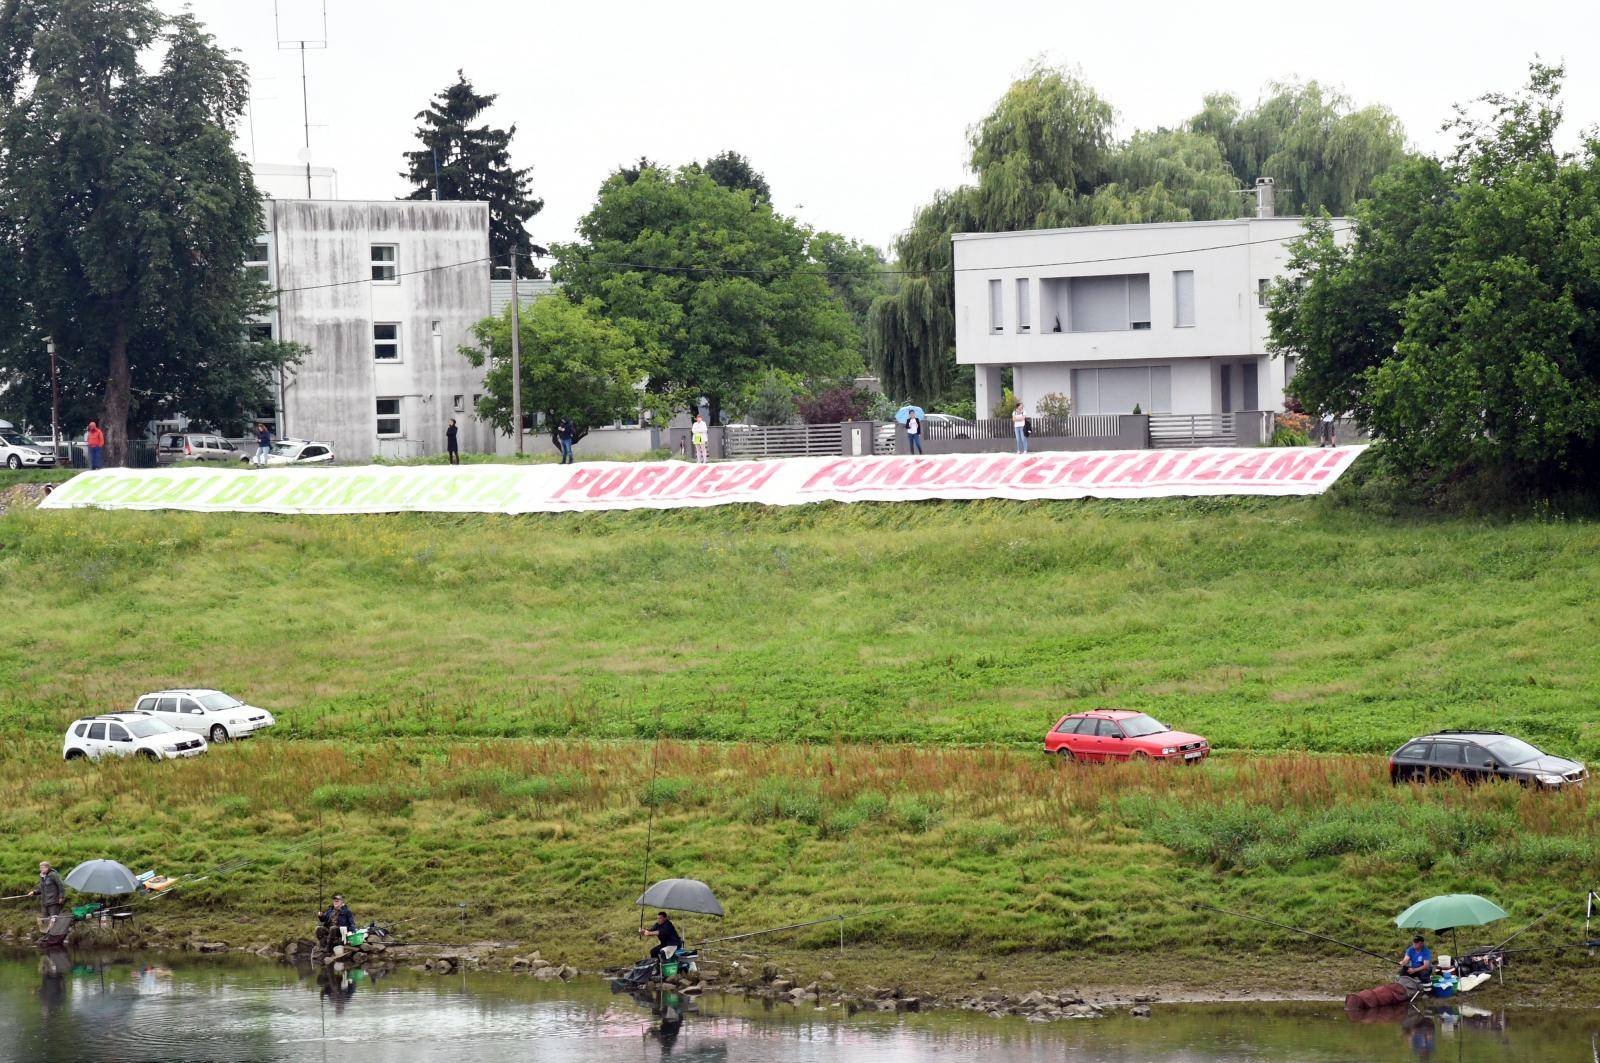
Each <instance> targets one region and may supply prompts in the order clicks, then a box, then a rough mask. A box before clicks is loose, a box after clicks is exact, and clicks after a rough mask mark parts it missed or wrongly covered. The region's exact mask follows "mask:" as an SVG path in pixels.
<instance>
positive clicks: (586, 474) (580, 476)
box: [550, 469, 600, 498]
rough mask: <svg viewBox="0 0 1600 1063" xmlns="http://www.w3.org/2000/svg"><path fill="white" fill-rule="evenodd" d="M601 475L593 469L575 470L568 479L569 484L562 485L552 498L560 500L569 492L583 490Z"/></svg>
mask: <svg viewBox="0 0 1600 1063" xmlns="http://www.w3.org/2000/svg"><path fill="white" fill-rule="evenodd" d="M599 475H600V474H599V473H598V472H596V471H594V470H593V469H574V470H572V475H571V476H569V477H568V478H567V482H566V483H564V484H562V485H561V487H560V488H558V489H557V490H556V492H555V493H554V494H552V495H551V496H550V497H551V498H560V497H562V496H563V495H565V494H566V493H567V492H568V491H577V490H579V489H581V488H584V487H588V486H589V484H591V483H593V482H594V478H595V477H596V476H599Z"/></svg>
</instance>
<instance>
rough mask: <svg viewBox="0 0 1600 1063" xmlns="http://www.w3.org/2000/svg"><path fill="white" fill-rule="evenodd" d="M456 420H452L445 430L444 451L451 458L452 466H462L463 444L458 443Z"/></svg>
mask: <svg viewBox="0 0 1600 1063" xmlns="http://www.w3.org/2000/svg"><path fill="white" fill-rule="evenodd" d="M457 431H458V429H457V428H456V419H455V418H454V417H452V418H450V424H449V426H448V427H446V428H445V430H444V449H445V453H446V454H448V455H449V457H450V464H451V465H460V464H461V444H460V443H458V442H457V441H456V433H457Z"/></svg>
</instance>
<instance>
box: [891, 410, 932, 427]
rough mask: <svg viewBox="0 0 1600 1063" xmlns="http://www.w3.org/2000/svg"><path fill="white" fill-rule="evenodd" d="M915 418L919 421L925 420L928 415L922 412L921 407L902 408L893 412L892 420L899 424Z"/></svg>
mask: <svg viewBox="0 0 1600 1063" xmlns="http://www.w3.org/2000/svg"><path fill="white" fill-rule="evenodd" d="M913 417H915V418H916V419H917V420H919V421H923V420H926V419H927V417H928V415H927V414H925V413H923V412H922V407H921V406H902V407H900V408H899V409H898V410H896V411H894V419H895V420H896V421H899V422H900V423H901V424H905V423H906V421H908V420H910V419H911V418H913Z"/></svg>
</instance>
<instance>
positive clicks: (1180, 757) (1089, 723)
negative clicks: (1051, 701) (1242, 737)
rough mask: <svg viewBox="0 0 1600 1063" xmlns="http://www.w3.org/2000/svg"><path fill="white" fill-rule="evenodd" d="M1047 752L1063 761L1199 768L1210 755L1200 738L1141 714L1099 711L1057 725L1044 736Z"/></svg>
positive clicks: (1070, 716)
mask: <svg viewBox="0 0 1600 1063" xmlns="http://www.w3.org/2000/svg"><path fill="white" fill-rule="evenodd" d="M1044 751H1045V752H1046V753H1053V754H1055V755H1056V756H1058V757H1060V758H1061V759H1062V760H1088V761H1100V760H1145V759H1149V760H1171V761H1182V762H1184V763H1187V764H1196V763H1198V762H1200V761H1202V760H1204V759H1205V758H1206V757H1207V756H1209V755H1210V754H1211V743H1209V742H1207V741H1206V740H1205V739H1204V738H1202V737H1201V736H1200V735H1197V734H1189V733H1188V732H1186V731H1174V730H1173V729H1172V728H1170V727H1168V726H1167V725H1166V724H1164V723H1162V722H1161V721H1160V720H1157V719H1155V718H1153V717H1150V716H1146V715H1145V714H1144V713H1142V712H1127V711H1125V710H1120V709H1097V710H1095V711H1093V712H1075V713H1069V714H1068V715H1066V716H1063V717H1061V719H1059V720H1057V721H1056V724H1055V726H1054V727H1052V728H1050V733H1049V734H1047V735H1045V736H1044Z"/></svg>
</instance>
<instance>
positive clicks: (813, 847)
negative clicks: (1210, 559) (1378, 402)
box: [0, 738, 1600, 1003]
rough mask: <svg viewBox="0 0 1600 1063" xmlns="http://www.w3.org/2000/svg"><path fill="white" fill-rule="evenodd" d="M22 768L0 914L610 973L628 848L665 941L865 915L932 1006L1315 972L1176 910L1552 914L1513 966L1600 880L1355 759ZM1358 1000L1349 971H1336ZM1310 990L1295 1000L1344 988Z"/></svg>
mask: <svg viewBox="0 0 1600 1063" xmlns="http://www.w3.org/2000/svg"><path fill="white" fill-rule="evenodd" d="M51 753H52V750H51V749H50V748H47V747H46V744H45V743H44V742H33V741H26V742H21V743H8V744H6V745H5V746H4V747H3V751H0V867H5V868H8V869H11V875H12V879H10V880H7V881H8V883H9V884H8V885H7V891H8V892H9V891H10V890H11V886H19V887H20V886H21V885H22V884H23V882H24V881H25V879H26V877H27V876H28V875H29V874H31V865H32V862H33V861H34V860H37V859H39V858H40V857H41V856H48V857H50V858H53V859H54V860H55V861H56V862H57V863H59V864H62V865H64V866H71V864H72V863H74V862H76V861H77V860H80V859H86V858H89V857H91V856H103V855H112V856H115V857H117V858H119V859H122V860H124V861H125V862H127V863H128V864H130V865H136V866H137V868H138V869H139V870H143V869H145V868H148V867H153V868H158V869H160V870H162V871H164V872H167V873H169V874H179V873H185V872H197V871H202V870H205V869H208V868H212V867H215V866H216V865H221V864H228V863H232V862H235V861H240V860H256V861H259V863H255V864H253V865H251V866H248V867H244V868H242V869H240V870H238V871H234V872H231V873H224V874H221V875H219V876H216V877H213V878H210V879H208V880H206V881H204V882H200V883H198V884H196V885H195V886H193V887H192V888H190V889H188V890H186V891H185V892H184V893H183V894H182V900H181V901H177V900H174V899H161V900H156V901H150V902H147V904H146V905H145V907H144V908H143V909H142V914H141V916H140V918H139V926H140V927H142V928H143V930H144V932H147V933H156V934H167V935H183V934H188V933H197V934H199V935H200V936H202V937H205V938H218V937H220V938H222V939H223V940H229V941H234V942H237V943H241V944H249V943H251V942H254V941H260V940H271V941H275V940H281V939H282V938H283V937H285V936H288V935H291V934H296V933H304V932H305V930H306V927H307V924H308V922H309V919H310V913H311V912H312V911H314V910H315V907H316V900H317V897H318V894H319V891H320V892H321V893H323V894H324V895H326V894H328V893H332V892H334V891H336V890H338V891H343V892H344V893H345V894H346V895H347V896H348V897H349V898H350V899H351V903H352V905H353V907H354V908H355V910H356V914H357V915H358V917H361V918H363V919H365V918H385V919H393V920H400V921H402V922H403V923H404V925H405V927H406V931H407V933H408V934H409V935H410V936H412V938H413V940H428V941H456V942H460V941H482V940H505V941H519V942H524V943H530V944H533V945H536V946H538V947H541V948H543V949H545V950H546V954H547V955H561V956H563V957H566V958H568V959H570V960H572V961H573V962H578V963H580V964H583V965H585V966H589V965H598V964H600V963H602V962H615V961H616V960H617V959H618V958H619V957H629V956H632V955H634V954H635V953H636V952H638V951H639V949H638V945H637V939H636V938H635V937H633V928H634V926H635V925H636V922H635V920H636V916H635V915H634V911H633V909H632V908H631V907H630V904H631V902H632V900H633V899H634V898H635V897H636V896H637V895H638V890H639V888H640V886H641V882H642V878H643V876H644V875H645V874H646V873H647V868H646V865H645V854H646V836H647V833H648V832H652V830H653V838H652V840H651V842H650V843H649V851H650V862H649V865H648V874H649V876H650V877H651V878H663V877H667V876H669V875H692V876H696V877H701V878H704V879H706V880H707V881H709V882H711V883H713V885H714V887H715V888H716V889H717V891H718V893H719V895H720V896H721V898H722V900H723V902H724V904H725V905H726V907H727V909H728V912H729V918H728V920H727V922H726V923H725V924H722V925H720V926H719V925H716V924H713V923H711V922H710V921H709V920H704V919H702V920H698V921H696V920H694V919H693V918H688V919H686V920H685V924H686V927H687V928H688V930H689V932H690V933H691V935H692V936H693V937H695V938H700V937H707V936H713V935H717V934H722V933H727V934H733V933H740V932H743V931H748V930H753V929H757V928H761V927H770V926H775V925H779V924H783V923H788V922H794V921H799V920H803V919H809V918H819V917H823V916H827V915H832V914H836V913H850V912H865V911H870V910H877V909H882V908H884V907H885V906H894V907H893V910H891V911H887V912H880V913H879V914H878V915H876V916H872V917H870V918H864V919H861V920H857V921H854V922H850V923H848V924H847V932H848V936H849V940H850V941H851V942H852V943H853V944H854V945H855V946H858V947H862V948H865V949H867V950H868V953H867V954H868V955H870V956H874V957H876V958H877V959H876V962H877V963H879V964H880V965H885V964H886V965H887V966H886V967H885V966H880V967H879V969H878V970H877V971H867V972H866V973H865V977H866V978H867V979H869V980H880V979H881V978H883V977H886V976H890V975H892V976H893V977H902V978H907V979H908V980H909V984H913V985H916V984H926V982H928V981H934V982H937V981H940V980H943V978H945V977H947V975H946V974H943V973H938V972H935V973H929V970H928V969H926V968H924V969H921V970H919V966H920V965H918V964H915V963H908V962H907V959H906V957H907V956H908V955H912V956H925V955H926V954H927V953H928V952H929V951H930V950H941V951H946V950H947V951H948V954H947V955H946V956H945V957H944V959H943V961H942V962H940V963H934V964H930V965H929V967H930V968H937V969H939V971H948V972H955V973H953V974H949V975H948V977H953V978H955V979H956V980H958V981H963V980H965V977H966V976H964V975H963V974H961V973H960V972H963V971H966V972H970V971H971V970H972V969H974V968H975V967H982V968H985V969H987V970H989V971H990V972H992V975H993V976H994V977H996V978H997V979H1000V978H1003V974H1004V972H1005V971H1007V970H1008V969H1009V968H1010V965H1012V964H1014V963H1015V964H1021V965H1023V966H1024V967H1026V966H1027V965H1028V964H1029V963H1030V962H1034V963H1036V962H1037V960H1038V958H1044V957H1049V958H1051V961H1050V962H1052V963H1053V964H1054V965H1055V966H1054V972H1055V973H1054V974H1053V975H1048V973H1047V974H1046V977H1054V978H1055V979H1056V980H1057V981H1056V983H1055V984H1057V985H1060V984H1081V983H1080V982H1079V981H1078V980H1079V979H1080V978H1082V977H1083V974H1082V972H1081V971H1078V970H1077V969H1076V968H1077V965H1078V964H1079V963H1080V962H1081V961H1082V960H1083V959H1085V958H1088V959H1092V958H1094V957H1116V958H1119V959H1121V960H1124V961H1127V962H1128V963H1129V964H1131V967H1130V970H1141V968H1140V965H1141V964H1142V965H1143V966H1142V976H1143V977H1146V978H1149V977H1157V978H1159V977H1162V976H1163V973H1164V972H1165V973H1166V974H1168V975H1172V974H1174V965H1175V964H1176V965H1178V966H1181V967H1183V968H1186V969H1190V974H1189V976H1188V977H1190V978H1191V979H1192V978H1199V979H1200V980H1201V981H1202V982H1204V981H1205V980H1206V979H1207V977H1208V972H1212V971H1213V970H1214V968H1212V967H1210V966H1208V964H1215V963H1217V962H1219V961H1226V960H1228V959H1230V958H1232V959H1237V958H1238V957H1241V956H1244V955H1250V954H1254V953H1257V952H1258V951H1259V950H1266V949H1271V950H1282V955H1281V956H1277V957H1268V958H1265V959H1264V960H1260V959H1258V962H1265V963H1266V964H1267V966H1268V968H1269V969H1271V970H1273V971H1274V972H1281V968H1282V964H1283V957H1299V956H1304V955H1306V954H1307V953H1312V954H1318V955H1337V954H1339V950H1336V949H1332V948H1331V947H1325V946H1320V945H1317V944H1316V943H1308V942H1306V941H1305V940H1304V939H1300V938H1297V937H1295V936H1293V935H1290V934H1287V933H1285V932H1282V931H1278V930H1274V929H1272V928H1270V927H1263V926H1260V925H1258V924H1254V923H1248V922H1242V921H1238V920H1230V919H1226V918H1222V917H1218V916H1216V915H1214V914H1212V913H1207V912H1197V911H1193V910H1191V909H1190V907H1189V905H1190V904H1191V902H1194V901H1204V902H1207V903H1213V904H1219V905H1222V906H1224V907H1232V908H1237V909H1242V910H1245V911H1250V912H1255V913H1256V914H1260V915H1267V916H1269V917H1272V918H1280V919H1288V920H1291V921H1294V922H1297V923H1298V924H1300V925H1303V926H1312V927H1317V928H1320V929H1323V930H1325V931H1328V932H1332V933H1334V934H1336V935H1338V936H1341V937H1344V938H1346V939H1349V940H1353V941H1355V942H1357V943H1359V944H1362V945H1364V946H1366V947H1368V948H1373V949H1381V950H1384V951H1388V950H1390V949H1391V948H1393V949H1398V948H1399V946H1400V944H1401V939H1402V937H1403V935H1401V934H1400V933H1399V932H1398V931H1396V930H1394V928H1393V926H1392V925H1390V923H1389V920H1391V919H1392V918H1393V917H1394V915H1395V914H1397V913H1398V912H1399V910H1400V909H1401V908H1402V907H1404V906H1405V905H1406V904H1408V903H1410V902H1411V901H1413V900H1416V899H1418V898H1420V897H1422V896H1426V895H1428V894H1430V893H1436V892H1447V891H1452V890H1466V891H1479V892H1483V893H1486V894H1488V895H1490V896H1493V897H1495V898H1496V899H1498V900H1499V901H1500V902H1501V903H1502V904H1504V905H1505V907H1506V908H1508V909H1509V910H1510V911H1511V912H1512V914H1513V916H1514V918H1515V919H1517V920H1521V921H1527V920H1531V919H1533V918H1534V917H1535V916H1537V915H1539V914H1542V913H1543V912H1544V911H1545V910H1546V909H1547V908H1549V907H1550V906H1553V905H1557V904H1561V905H1564V906H1565V910H1564V912H1563V913H1562V914H1561V915H1559V916H1557V917H1553V918H1552V919H1551V920H1550V921H1549V922H1548V923H1547V924H1545V925H1543V926H1542V927H1541V928H1540V929H1538V930H1536V931H1534V932H1532V933H1530V935H1529V936H1528V937H1527V939H1526V940H1527V941H1528V943H1530V944H1541V943H1552V942H1565V941H1569V940H1573V935H1575V934H1576V933H1577V931H1578V926H1579V920H1581V918H1582V912H1583V904H1582V897H1583V887H1584V885H1585V884H1586V883H1587V882H1588V879H1587V878H1586V874H1587V873H1588V871H1589V869H1592V868H1593V867H1594V865H1595V860H1596V858H1597V857H1600V849H1597V843H1596V837H1595V834H1594V831H1593V827H1594V815H1593V807H1592V805H1591V803H1590V801H1589V800H1588V797H1587V795H1585V794H1582V793H1573V794H1566V795H1548V794H1538V793H1531V792H1527V791H1523V790H1520V789H1518V788H1515V787H1492V788H1482V789H1477V790H1469V789H1465V788H1459V787H1451V786H1445V787H1440V788H1437V789H1433V790H1416V789H1402V790H1399V791H1395V790H1392V789H1391V788H1390V787H1389V785H1388V783H1387V781H1386V779H1385V777H1384V775H1383V773H1382V771H1381V769H1375V767H1374V765H1373V764H1372V763H1371V762H1370V759H1369V758H1365V757H1344V756H1340V757H1307V756H1303V755H1302V756H1293V755H1291V756H1272V757H1243V756H1235V757H1232V758H1220V759H1217V760H1213V761H1212V762H1211V763H1209V764H1207V765H1205V766H1204V767H1203V768H1200V769H1195V770H1185V769H1163V768H1161V767H1158V766H1148V765H1116V766H1099V767H1095V766H1085V765H1065V764H1057V763H1055V762H1052V761H1049V760H1047V759H1045V758H1044V757H1042V756H1041V755H1038V754H1034V753H1031V752H1029V753H1023V752H1012V751H1006V750H996V749H943V750H939V749H927V748H917V747H911V746H904V745H902V746H891V747H872V746H862V745H841V746H833V747H807V746H796V745H748V744H742V745H706V744H698V743H678V742H670V741H668V742H663V743H660V745H659V747H657V748H651V747H649V746H647V747H644V748H642V749H641V748H636V747H633V746H630V745H626V744H622V743H589V742H577V743H570V742H562V741H553V742H529V741H523V740H501V741H489V742H482V743H466V742H457V743H442V742H438V741H434V740H392V741H384V742H381V743H377V744H373V745H367V744H363V743H355V742H345V741H340V742H322V741H283V740H278V739H271V738H267V739H261V740H255V741H252V742H249V743H244V744H240V745H236V746H230V747H221V748H218V749H216V750H215V751H213V752H212V753H211V754H210V755H208V756H206V757H204V758H201V759H199V760H197V761H194V762H187V763H182V764H165V765H154V766H152V765H147V764H144V763H132V762H129V763H113V762H108V763H105V764H101V765H86V764H77V763H75V764H64V763H61V762H59V761H55V760H52V759H51V757H50V754H51ZM651 808H654V809H655V818H654V824H653V828H652V825H651V822H650V811H651ZM319 827H320V828H321V831H322V836H323V837H324V838H325V843H326V844H325V855H324V858H323V859H324V866H323V867H322V868H321V872H322V875H321V881H320V883H319V866H318V855H317V849H316V847H315V840H316V839H317V837H318V829H319ZM308 843H309V844H310V847H308ZM459 902H465V903H466V904H467V905H468V906H469V907H468V910H467V913H466V918H465V921H463V920H462V913H461V912H460V910H459V909H457V908H456V905H457V903H459ZM6 908H7V909H8V910H9V911H10V912H11V915H10V917H9V918H7V917H6V916H4V915H3V914H0V925H13V926H18V925H21V923H22V918H21V916H22V913H21V912H20V911H18V908H19V906H18V905H16V904H12V905H9V906H6ZM1513 925H1516V924H1513ZM1509 932H1510V930H1509V928H1508V929H1507V930H1506V931H1505V934H1509ZM1505 934H1502V935H1501V936H1505ZM836 935H837V926H832V925H830V926H824V927H820V928H814V929H812V930H810V931H807V932H805V933H803V934H800V935H797V936H795V937H791V938H786V939H775V940H771V941H761V942H750V943H747V944H745V945H741V946H739V948H740V950H741V951H744V950H750V949H754V950H756V951H758V952H761V953H767V952H773V953H776V954H778V955H791V956H792V955H794V954H795V952H794V950H795V949H797V948H810V949H813V950H815V956H816V962H819V963H821V964H824V965H826V966H828V967H835V966H836V954H834V953H832V952H831V950H830V945H831V944H832V943H834V942H835V941H836V940H837V938H836ZM1473 940H1478V938H1473ZM885 957H889V958H888V959H885ZM1030 957H1033V958H1035V959H1034V960H1030ZM1202 958H1204V961H1205V962H1203V963H1200V962H1197V961H1200V960H1201V959H1202ZM1180 959H1181V960H1182V961H1183V962H1182V963H1181V964H1178V963H1177V961H1179V960H1180ZM1580 959H1581V957H1580ZM1068 963H1070V964H1072V966H1073V969H1072V970H1071V971H1070V972H1069V971H1068V970H1067V969H1065V968H1064V967H1063V966H1062V965H1063V964H1068ZM886 970H887V971H888V972H889V975H886ZM1048 970H1049V968H1046V971H1047V972H1048ZM1382 974H1383V970H1382V968H1381V966H1379V965H1377V964H1376V963H1373V962H1370V961H1366V962H1365V963H1364V965H1361V966H1359V967H1358V969H1357V970H1356V972H1355V973H1351V974H1347V975H1345V976H1342V977H1346V978H1352V979H1354V984H1360V983H1361V981H1362V980H1363V979H1365V980H1375V979H1378V978H1380V977H1381V976H1382ZM1062 979H1067V981H1066V982H1063V981H1061V980H1062ZM1176 980H1181V979H1176ZM1327 983H1328V979H1326V978H1324V979H1309V980H1308V979H1305V978H1299V979H1297V980H1296V982H1295V984H1296V985H1299V986H1301V987H1302V988H1313V987H1320V988H1322V989H1323V990H1324V991H1328V990H1337V989H1338V988H1339V986H1340V985H1342V984H1344V983H1342V982H1336V983H1335V984H1332V985H1330V984H1327ZM1587 992H1588V994H1589V996H1590V997H1592V996H1593V986H1592V985H1591V986H1590V987H1589V990H1588V991H1587ZM1569 1002H1571V1003H1577V1002H1578V1001H1576V1000H1572V1001H1569ZM1584 1002H1586V1003H1587V1002H1592V1001H1590V1000H1589V999H1588V997H1585V998H1584Z"/></svg>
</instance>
